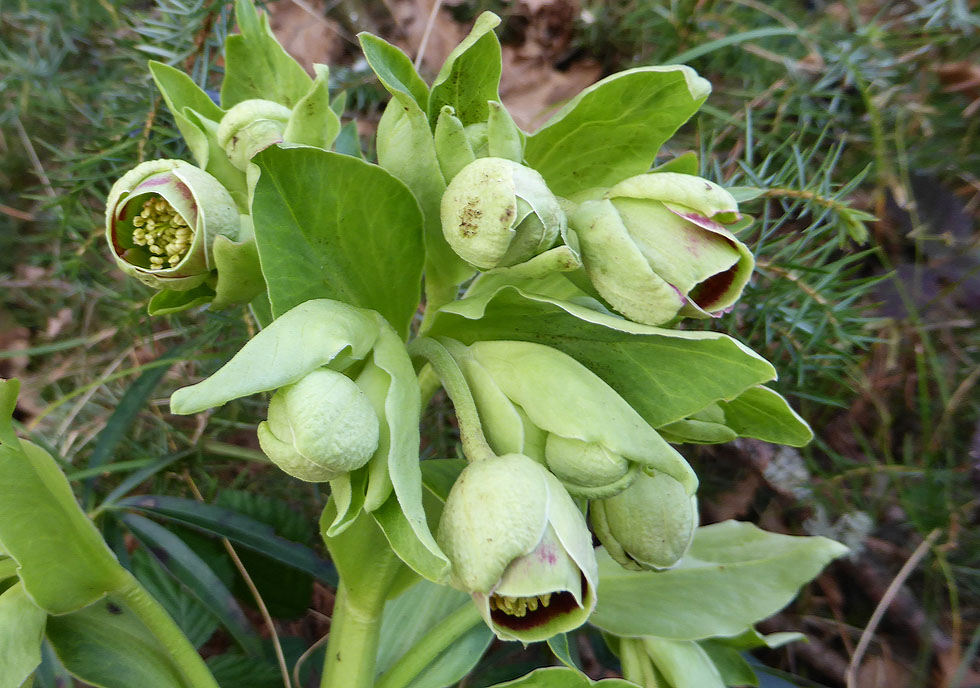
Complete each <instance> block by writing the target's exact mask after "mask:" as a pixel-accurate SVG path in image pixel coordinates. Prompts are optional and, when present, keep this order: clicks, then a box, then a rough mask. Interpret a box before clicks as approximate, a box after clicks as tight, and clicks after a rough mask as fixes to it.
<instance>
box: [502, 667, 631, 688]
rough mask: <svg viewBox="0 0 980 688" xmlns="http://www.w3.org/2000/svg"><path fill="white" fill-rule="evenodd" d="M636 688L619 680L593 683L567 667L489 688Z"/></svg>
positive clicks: (529, 675)
mask: <svg viewBox="0 0 980 688" xmlns="http://www.w3.org/2000/svg"><path fill="white" fill-rule="evenodd" d="M592 686H599V687H600V688H636V684H635V683H632V682H630V681H627V680H625V679H621V678H606V679H603V680H601V681H593V680H591V679H590V678H589V677H588V676H586V675H585V674H583V673H582V672H580V671H578V670H576V669H570V668H568V667H548V668H547V669H537V670H535V671H532V672H531V673H530V674H528V675H526V676H522V677H521V678H518V679H514V680H513V681H507V682H506V683H498V684H496V685H494V686H492V687H491V688H591V687H592Z"/></svg>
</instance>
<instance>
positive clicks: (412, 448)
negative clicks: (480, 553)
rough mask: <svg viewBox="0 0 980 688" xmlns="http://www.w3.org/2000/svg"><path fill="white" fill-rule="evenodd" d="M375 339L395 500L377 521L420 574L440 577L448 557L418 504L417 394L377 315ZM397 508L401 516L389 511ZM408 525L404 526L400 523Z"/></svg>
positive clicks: (397, 342)
mask: <svg viewBox="0 0 980 688" xmlns="http://www.w3.org/2000/svg"><path fill="white" fill-rule="evenodd" d="M378 320H379V323H378V329H379V332H380V334H379V337H378V341H377V343H376V344H375V346H374V352H373V357H374V359H373V360H374V363H375V365H377V366H378V367H379V368H381V369H382V370H384V371H385V372H386V373H388V375H389V377H390V378H391V385H390V387H389V388H388V396H387V398H386V399H385V408H384V411H385V416H386V421H387V425H388V426H389V437H390V440H389V441H390V444H389V448H388V475H389V476H390V477H391V484H392V487H393V488H394V495H393V497H394V500H395V501H394V502H393V501H392V498H390V497H389V499H388V501H386V502H385V504H384V505H383V506H382V507H381V508H380V509H378V510H377V512H376V515H377V518H378V523H379V524H380V525H381V527H382V528H383V529H384V531H385V535H386V536H387V537H388V540H389V542H390V543H391V546H392V548H393V549H394V550H395V551H396V552H397V553H398V555H399V556H400V557H401V558H402V560H403V561H405V563H407V564H408V565H409V566H410V567H411V568H412V569H414V570H415V571H417V572H418V573H419V574H420V575H422V576H425V577H426V578H430V579H433V580H438V579H440V578H442V576H443V575H444V573H445V572H446V571H447V570H448V568H449V560H448V559H446V556H445V555H444V554H443V553H442V550H441V549H440V548H439V545H437V544H436V541H435V539H434V538H433V537H432V533H431V532H430V531H429V526H428V523H427V522H426V517H425V511H424V509H423V508H422V471H421V469H420V468H419V417H420V415H421V400H420V396H421V392H420V391H419V386H418V379H417V378H416V377H415V370H414V368H413V367H412V361H411V359H410V358H409V357H408V352H407V351H406V350H405V345H404V344H403V343H402V341H401V339H399V337H398V335H397V334H395V332H394V330H392V329H391V327H389V326H388V325H387V324H386V323H384V322H383V321H382V320H381V318H380V316H379V317H378ZM396 506H397V508H398V511H399V512H400V513H401V517H398V515H397V514H394V513H393V511H392V510H393V509H394V508H395V507H396ZM406 525H407V526H408V530H406V529H405V528H404V526H406Z"/></svg>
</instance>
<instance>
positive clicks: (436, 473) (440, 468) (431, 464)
mask: <svg viewBox="0 0 980 688" xmlns="http://www.w3.org/2000/svg"><path fill="white" fill-rule="evenodd" d="M421 465H422V483H423V484H424V485H425V487H426V489H427V490H428V491H429V492H431V493H432V494H434V495H435V496H436V497H438V498H439V499H440V500H441V501H443V502H445V501H446V498H447V497H449V490H451V489H452V487H453V483H455V482H456V478H458V477H459V474H460V473H462V472H463V469H464V468H466V459H431V460H429V461H423V462H422V464H421Z"/></svg>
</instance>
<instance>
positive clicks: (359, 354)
mask: <svg viewBox="0 0 980 688" xmlns="http://www.w3.org/2000/svg"><path fill="white" fill-rule="evenodd" d="M377 337H378V326H377V320H375V314H374V313H372V312H370V311H365V310H361V309H358V308H354V307H352V306H349V305H347V304H345V303H341V302H339V301H330V300H328V299H316V300H313V301H307V302H305V303H302V304H300V305H299V306H296V307H295V308H293V309H292V310H290V311H289V312H288V313H286V314H284V315H281V316H280V317H278V318H276V319H275V320H274V321H273V322H272V323H271V324H270V325H269V326H268V327H266V328H265V329H263V330H262V331H260V332H259V333H258V334H257V335H255V336H254V337H252V339H250V340H249V341H248V342H246V344H245V346H243V347H242V348H241V350H240V351H239V352H238V353H236V354H235V355H234V356H233V357H232V358H231V360H230V361H228V363H226V364H225V365H224V366H222V367H221V368H219V369H218V371H217V372H215V373H214V375H212V376H211V377H209V378H208V379H206V380H204V381H203V382H199V383H198V384H196V385H191V386H189V387H182V388H181V389H178V390H177V391H176V392H174V393H173V396H172V397H171V399H170V408H171V410H172V411H173V412H174V413H177V414H190V413H198V412H200V411H203V410H205V409H208V408H212V407H214V406H220V405H221V404H225V403H227V402H229V401H231V400H232V399H238V398H239V397H244V396H248V395H249V394H257V393H258V392H269V391H272V390H275V389H279V388H280V387H283V386H284V385H288V384H292V383H294V382H296V381H298V380H299V379H300V378H302V377H303V376H304V375H306V374H307V373H309V372H310V371H311V370H315V369H317V368H320V367H321V366H327V365H329V366H330V367H332V368H339V369H341V370H342V369H344V368H346V367H347V366H348V365H349V364H350V363H351V361H352V360H360V359H363V358H364V357H365V356H367V354H368V352H369V351H370V350H371V347H372V346H374V342H375V340H376V339H377Z"/></svg>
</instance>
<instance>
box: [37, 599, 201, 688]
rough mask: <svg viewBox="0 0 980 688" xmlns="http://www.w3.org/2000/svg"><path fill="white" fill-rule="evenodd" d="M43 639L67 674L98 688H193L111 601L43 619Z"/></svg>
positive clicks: (133, 619)
mask: <svg viewBox="0 0 980 688" xmlns="http://www.w3.org/2000/svg"><path fill="white" fill-rule="evenodd" d="M47 638H48V641H49V642H50V643H51V645H52V646H53V647H54V649H55V652H56V653H57V655H58V658H59V659H60V660H61V661H62V663H63V664H64V665H65V668H67V669H68V671H70V672H71V674H72V675H73V676H75V677H77V678H79V679H81V680H82V681H84V682H85V683H88V684H91V685H93V686H97V687H99V688H133V687H134V686H139V688H195V687H194V686H193V685H192V684H191V683H190V681H189V680H188V679H187V678H186V677H185V676H184V674H183V672H182V671H181V670H180V669H179V668H178V667H177V666H175V665H174V663H173V661H172V660H171V658H170V655H169V653H168V652H167V650H166V649H165V648H164V647H163V645H161V644H160V642H159V641H157V639H156V638H154V637H153V635H152V634H151V633H150V631H149V630H148V629H147V628H146V626H144V625H143V623H142V622H141V621H140V620H139V619H138V618H136V616H135V615H134V614H133V613H132V612H130V611H129V610H127V609H125V608H124V607H123V606H122V605H121V604H117V603H116V602H115V601H113V600H112V598H110V599H108V600H103V601H101V602H97V603H96V604H93V605H91V606H89V607H86V608H84V609H82V610H80V611H77V612H75V613H73V614H67V615H65V616H53V617H50V618H49V619H48V625H47Z"/></svg>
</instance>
